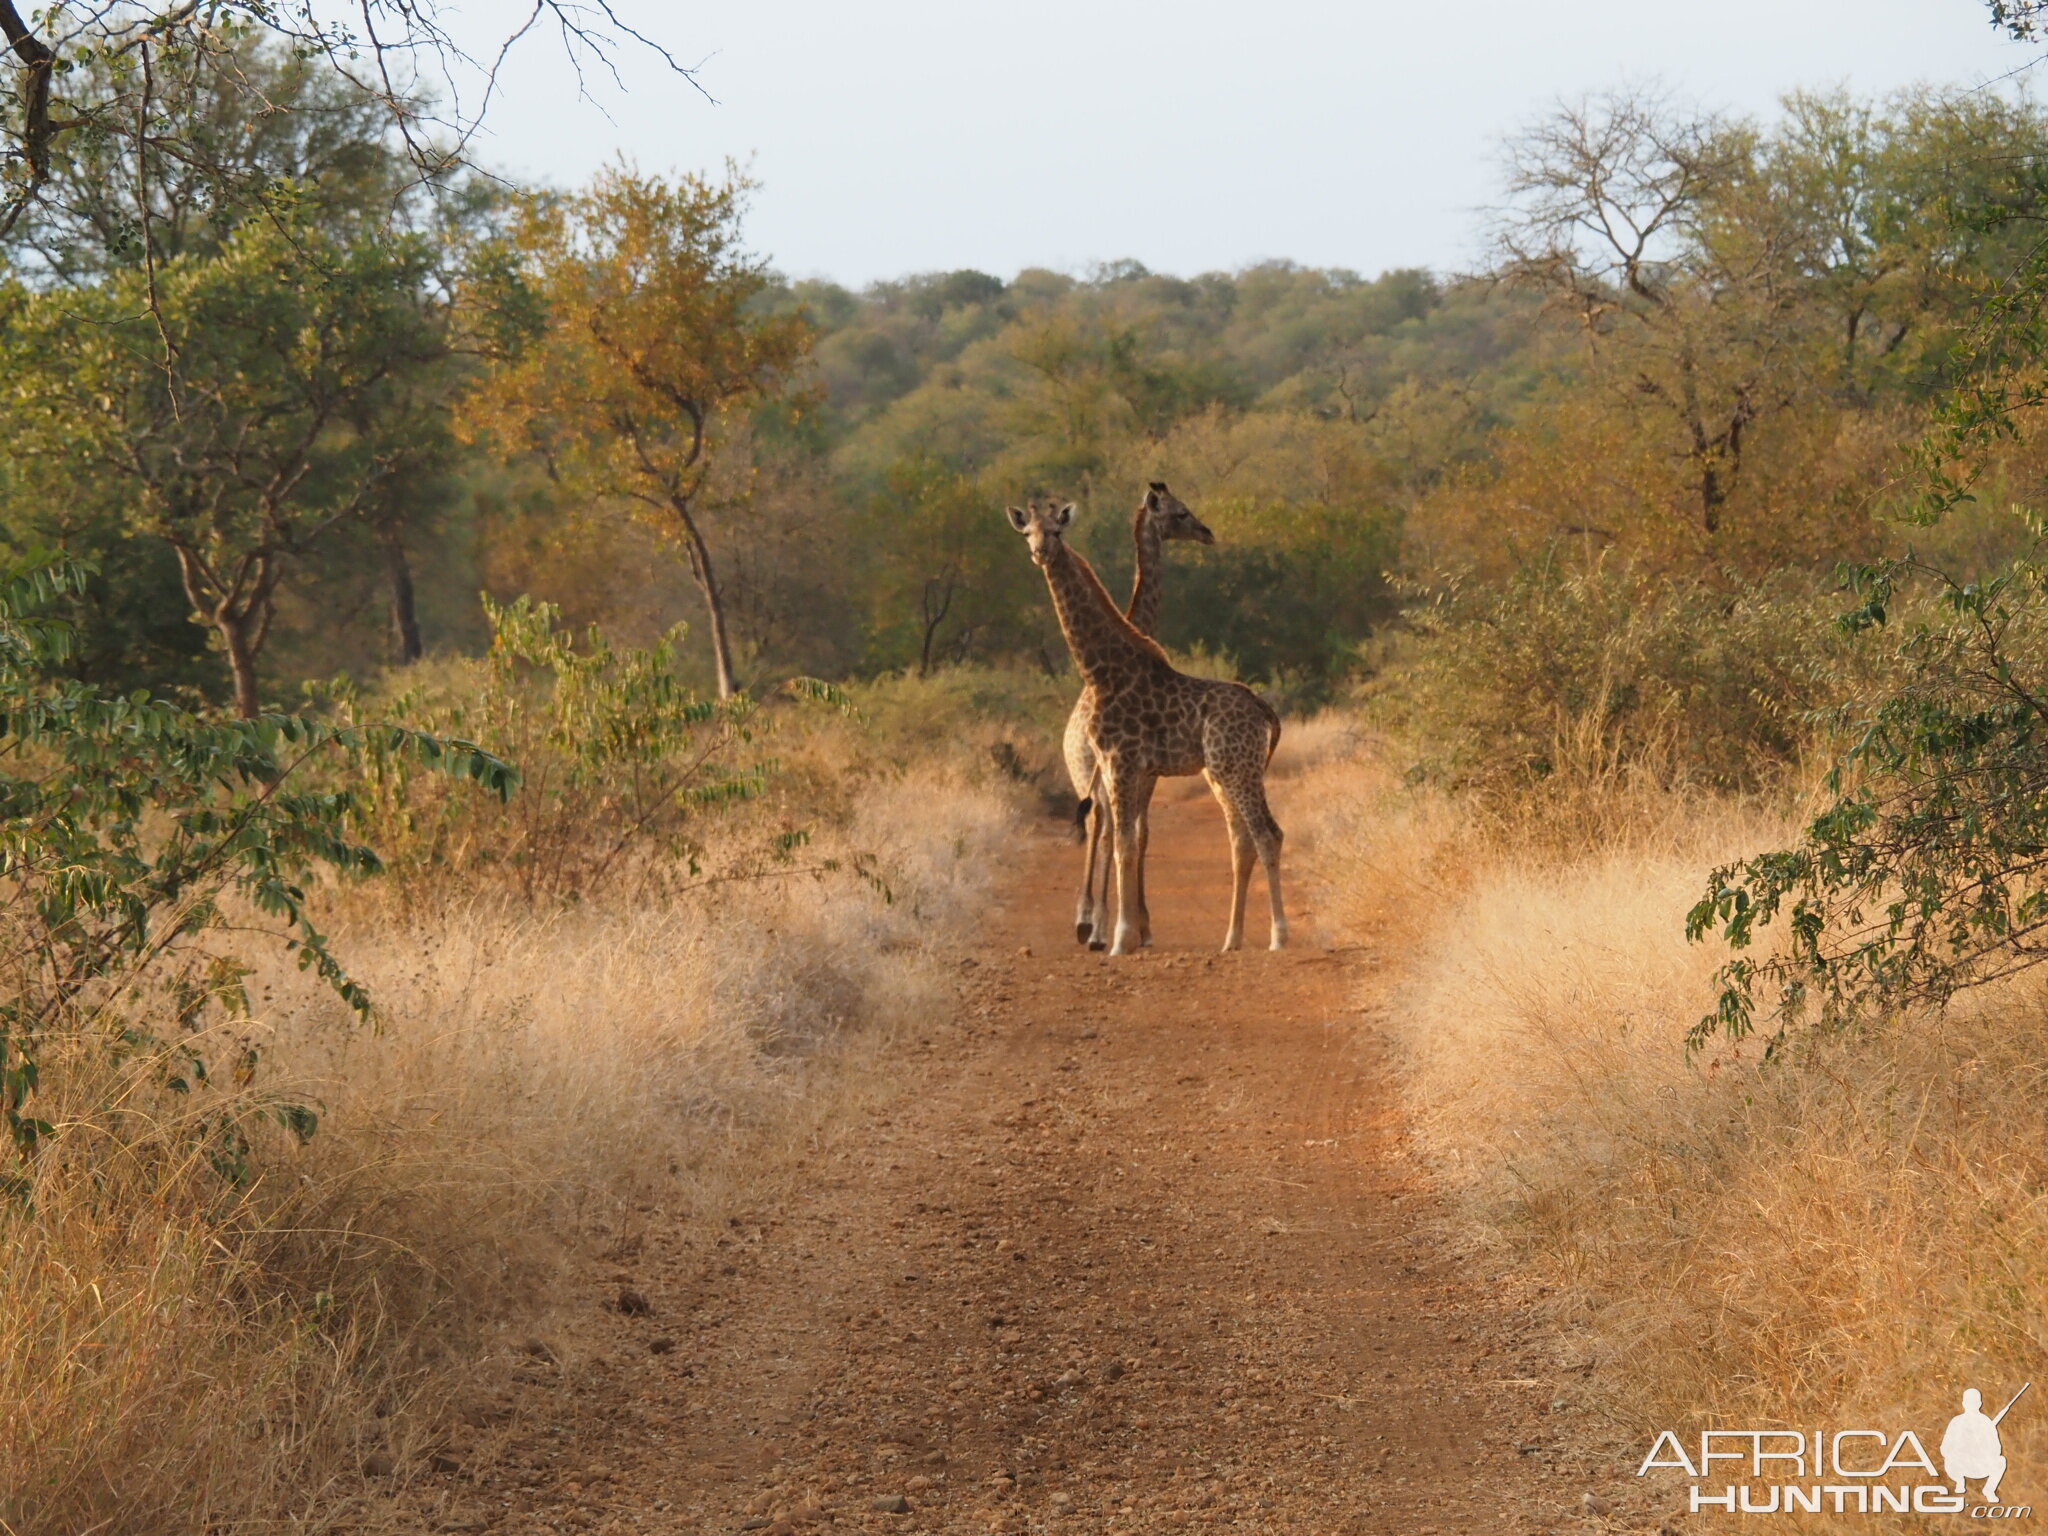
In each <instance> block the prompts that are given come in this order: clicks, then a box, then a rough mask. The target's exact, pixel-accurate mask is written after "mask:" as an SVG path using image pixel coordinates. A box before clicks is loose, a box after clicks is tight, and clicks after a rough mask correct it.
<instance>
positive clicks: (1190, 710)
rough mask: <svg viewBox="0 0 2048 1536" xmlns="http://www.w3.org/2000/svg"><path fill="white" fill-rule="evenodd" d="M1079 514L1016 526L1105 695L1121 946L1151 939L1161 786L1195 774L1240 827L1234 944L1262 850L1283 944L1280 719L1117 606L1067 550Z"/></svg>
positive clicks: (1035, 514)
mask: <svg viewBox="0 0 2048 1536" xmlns="http://www.w3.org/2000/svg"><path fill="white" fill-rule="evenodd" d="M1073 517H1074V508H1073V504H1072V503H1071V502H1070V503H1068V504H1067V505H1066V506H1064V507H1050V506H1047V507H1041V506H1039V505H1038V503H1037V502H1035V501H1034V502H1032V503H1031V504H1030V505H1029V507H1011V508H1009V518H1010V526H1011V527H1013V528H1015V529H1016V530H1017V531H1018V532H1019V533H1021V534H1023V535H1024V537H1025V538H1026V540H1028V541H1029V543H1030V546H1031V559H1032V562H1033V563H1034V564H1035V565H1037V567H1038V568H1039V569H1040V570H1041V571H1043V572H1045V584H1046V586H1047V587H1048V588H1049V589H1050V590H1051V592H1052V606H1053V611H1054V613H1056V614H1057V615H1058V616H1059V621H1060V632H1061V633H1062V634H1064V635H1065V636H1066V639H1067V649H1068V650H1070V651H1072V652H1073V654H1074V664H1075V665H1076V666H1078V667H1079V668H1080V669H1081V677H1082V680H1083V681H1084V682H1085V683H1086V685H1087V690H1088V692H1089V693H1091V694H1092V695H1094V705H1093V714H1094V724H1093V727H1092V729H1091V733H1090V741H1091V743H1092V744H1093V746H1094V748H1095V756H1096V759H1097V761H1098V762H1099V763H1100V765H1101V769H1102V773H1103V776H1104V778H1105V780H1106V781H1107V783H1108V787H1109V821H1110V828H1111V833H1112V835H1113V836H1114V838H1115V840H1116V900H1117V911H1116V939H1115V942H1114V943H1113V944H1112V945H1111V946H1110V953H1111V954H1113V955H1127V954H1129V953H1130V952H1131V951H1132V950H1134V949H1137V948H1139V947H1141V946H1142V945H1144V944H1146V943H1147V942H1149V941H1150V939H1151V936H1152V921H1151V917H1150V914H1149V913H1148V912H1147V911H1146V909H1145V860H1144V846H1143V842H1142V839H1141V836H1140V829H1141V826H1142V822H1143V818H1144V814H1145V811H1146V809H1147V807H1149V806H1150V805H1151V803H1152V790H1153V786H1154V785H1156V784H1157V783H1158V782H1159V780H1160V779H1161V778H1162V777H1173V776H1176V775H1180V774H1189V773H1199V774H1201V775H1202V776H1203V777H1204V778H1205V779H1207V780H1208V781H1209V790H1210V792H1211V793H1212V794H1214V795H1215V796H1216V799H1217V800H1218V801H1219V802H1220V803H1221V804H1222V806H1223V816H1224V819H1225V821H1227V822H1228V823H1229V826H1230V863H1231V873H1232V876H1233V880H1232V886H1231V897H1230V929H1229V931H1228V932H1227V933H1226V934H1225V935H1224V937H1223V948H1224V949H1225V950H1226V951H1228V950H1233V949H1237V948H1239V947H1240V946H1241V945H1242V944H1243V942H1244V901H1245V888H1246V886H1247V885H1248V884H1249V883H1250V881H1251V874H1252V855H1253V852H1254V850H1256V851H1257V854H1258V858H1259V862H1260V863H1262V864H1264V865H1265V867H1266V888H1267V893H1268V895H1269V897H1270V900H1271V903H1272V917H1273V938H1272V947H1273V948H1275V949H1281V948H1284V947H1285V946H1286V943H1287V911H1286V908H1285V906H1284V904H1283V903H1282V901H1281V899H1280V824H1279V823H1278V822H1276V821H1275V820H1274V819H1273V812H1272V810H1271V809H1270V808H1269V807H1268V806H1267V804H1266V764H1267V763H1268V762H1269V761H1271V759H1272V756H1273V750H1274V748H1276V747H1278V746H1279V745H1280V717H1279V716H1278V715H1276V714H1274V713H1273V711H1272V710H1271V709H1270V708H1268V707H1267V705H1266V703H1265V701H1264V700H1262V699H1261V698H1260V697H1259V696H1258V695H1257V694H1255V693H1253V692H1252V691H1251V689H1249V688H1247V687H1245V686H1244V684H1242V683H1219V682H1213V681H1211V680H1210V679H1208V678H1206V677H1189V676H1188V675H1187V674H1186V673H1184V672H1176V671H1175V670H1174V668H1173V664H1172V663H1171V662H1169V661H1168V660H1167V659H1166V653H1165V652H1164V651H1162V650H1161V649H1160V648H1159V646H1158V643H1157V642H1156V641H1154V640H1152V639H1151V638H1150V637H1149V636H1146V635H1142V634H1140V633H1138V631H1137V630H1136V629H1135V628H1133V627H1132V625H1131V622H1130V620H1128V619H1126V618H1125V617H1124V616H1123V615H1122V614H1121V613H1119V612H1118V611H1117V607H1116V603H1115V602H1114V601H1113V600H1112V599H1111V598H1110V595H1109V593H1108V592H1106V591H1105V590H1103V586H1102V582H1101V581H1100V580H1099V579H1097V577H1096V575H1095V572H1094V570H1093V568H1092V567H1090V566H1089V564H1088V562H1087V561H1086V560H1084V559H1082V558H1081V557H1080V556H1079V555H1078V554H1076V553H1075V552H1074V551H1073V550H1071V549H1069V548H1067V541H1066V533H1067V525H1068V524H1069V523H1071V522H1072V521H1073Z"/></svg>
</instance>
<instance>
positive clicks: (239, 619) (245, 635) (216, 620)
mask: <svg viewBox="0 0 2048 1536" xmlns="http://www.w3.org/2000/svg"><path fill="white" fill-rule="evenodd" d="M250 618H251V616H250V615H249V614H246V613H243V614H236V613H233V612H230V611H228V610H226V609H220V608H217V609H215V610H214V615H213V627H214V628H215V629H217V630H219V631H220V638H221V645H222V647H223V649H225V650H226V651H227V654H228V671H229V672H230V673H231V674H233V676H234V680H235V713H236V714H238V715H240V716H241V717H242V718H243V719H244V720H253V719H255V718H256V717H257V716H258V715H259V714H261V713H262V712H263V707H262V705H261V704H260V703H258V702H257V698H256V646H255V643H254V636H252V635H251V634H250V632H249V631H250Z"/></svg>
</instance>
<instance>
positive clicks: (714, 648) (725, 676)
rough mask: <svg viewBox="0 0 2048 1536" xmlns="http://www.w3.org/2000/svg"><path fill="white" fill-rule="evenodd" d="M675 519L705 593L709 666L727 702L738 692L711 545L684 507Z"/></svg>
mask: <svg viewBox="0 0 2048 1536" xmlns="http://www.w3.org/2000/svg"><path fill="white" fill-rule="evenodd" d="M676 516H677V518H678V519H679V520H680V521H681V523H682V525H683V541H684V545H685V547H686V548H687V549H688V550H689V554H690V574H691V576H693V577H695V578H696V582H697V590H698V591H699V592H701V593H703V594H704V608H705V611H706V612H707V613H708V614H709V615H710V619H711V664H712V667H713V669H714V670H715V671H716V672H717V674H718V696H719V697H720V698H721V699H729V698H731V697H732V696H733V695H734V694H736V693H738V692H739V691H740V689H739V684H738V683H737V682H735V681H734V680H733V672H732V641H731V639H730V638H729V637H728V635H727V632H726V627H725V594H724V593H723V592H721V591H720V590H719V587H718V575H717V572H716V571H715V570H714V569H713V568H712V565H711V546H710V545H709V544H707V543H705V542H704V535H703V534H702V533H701V532H700V531H699V530H698V527H697V520H696V519H695V518H694V517H692V516H691V515H690V513H689V510H688V508H687V507H684V506H681V505H678V506H677V507H676Z"/></svg>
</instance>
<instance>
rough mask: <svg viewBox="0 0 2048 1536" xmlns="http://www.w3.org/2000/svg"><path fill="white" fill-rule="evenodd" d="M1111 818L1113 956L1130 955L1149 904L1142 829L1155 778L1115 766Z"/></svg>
mask: <svg viewBox="0 0 2048 1536" xmlns="http://www.w3.org/2000/svg"><path fill="white" fill-rule="evenodd" d="M1109 775H1110V778H1109V817H1110V824H1111V828H1112V830H1113V832H1114V833H1115V836H1116V940H1115V942H1114V943H1112V944H1111V945H1110V947H1109V952H1110V953H1111V954H1112V955H1128V954H1130V953H1131V951H1133V950H1134V949H1136V948H1138V945H1139V933H1140V931H1141V928H1140V917H1139V914H1140V913H1141V912H1142V911H1143V910H1144V905H1145V865H1144V858H1143V853H1142V846H1141V844H1140V841H1139V835H1138V829H1139V822H1140V819H1141V818H1142V817H1143V816H1144V814H1145V808H1146V807H1147V806H1148V805H1150V804H1151V802H1152V785H1153V776H1152V775H1151V774H1148V773H1143V772H1140V771H1138V770H1135V769H1131V768H1126V767H1123V766H1121V765H1119V764H1112V765H1111V766H1110V770H1109Z"/></svg>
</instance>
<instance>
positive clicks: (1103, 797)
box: [1082, 769, 1116, 949]
mask: <svg viewBox="0 0 2048 1536" xmlns="http://www.w3.org/2000/svg"><path fill="white" fill-rule="evenodd" d="M1089 797H1090V798H1091V799H1092V800H1093V801H1094V802H1095V820H1094V821H1093V823H1091V824H1090V826H1089V828H1088V884H1087V885H1086V886H1085V887H1084V888H1083V890H1082V899H1083V900H1084V901H1086V902H1087V904H1088V947H1089V948H1090V949H1107V948H1109V917H1110V911H1109V908H1110V900H1111V893H1112V891H1113V890H1114V889H1115V881H1116V864H1115V858H1116V853H1115V843H1114V842H1113V841H1112V840H1111V839H1110V836H1109V791H1108V788H1107V786H1106V776H1105V775H1104V774H1103V773H1102V771H1101V770H1100V769H1097V770H1096V774H1095V782H1094V786H1093V787H1092V788H1091V789H1090V790H1089ZM1098 876H1100V881H1099V884H1098V879H1097V877H1098Z"/></svg>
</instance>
